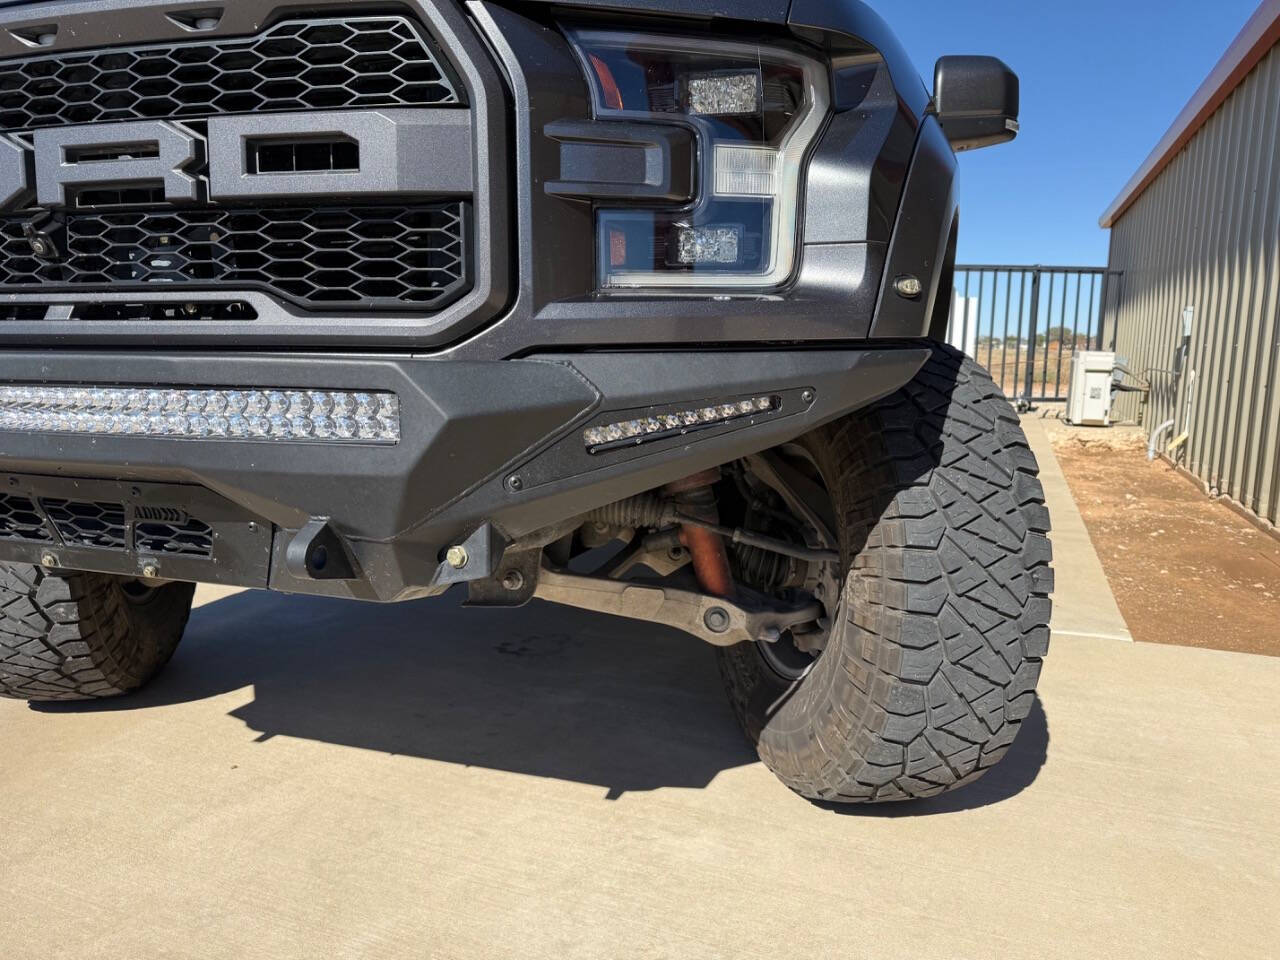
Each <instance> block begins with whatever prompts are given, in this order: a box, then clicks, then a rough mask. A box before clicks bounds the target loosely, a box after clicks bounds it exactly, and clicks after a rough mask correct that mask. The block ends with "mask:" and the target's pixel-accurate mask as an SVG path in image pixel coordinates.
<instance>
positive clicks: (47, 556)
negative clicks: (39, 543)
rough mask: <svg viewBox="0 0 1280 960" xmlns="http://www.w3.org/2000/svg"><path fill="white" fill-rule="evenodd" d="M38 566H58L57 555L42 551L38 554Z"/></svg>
mask: <svg viewBox="0 0 1280 960" xmlns="http://www.w3.org/2000/svg"><path fill="white" fill-rule="evenodd" d="M40 566H42V567H57V566H58V557H57V555H56V554H53V553H49V552H48V551H45V552H44V553H42V554H40Z"/></svg>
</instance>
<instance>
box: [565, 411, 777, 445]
mask: <svg viewBox="0 0 1280 960" xmlns="http://www.w3.org/2000/svg"><path fill="white" fill-rule="evenodd" d="M779 406H780V404H779V401H778V398H777V397H755V398H753V399H751V400H737V401H734V402H733V403H722V404H717V405H715V406H710V407H700V408H698V409H696V410H679V411H676V412H674V413H663V414H658V415H656V416H652V417H644V418H642V419H639V420H623V421H621V422H619V423H610V424H605V425H604V426H599V427H591V428H590V429H588V430H586V431H585V432H584V433H583V434H582V440H583V442H584V443H585V444H586V445H587V448H588V449H589V450H590V451H591V452H592V453H598V452H600V451H602V450H607V449H613V448H614V447H615V446H633V445H635V444H639V443H647V442H649V441H651V440H662V439H664V438H666V437H669V436H677V435H679V434H682V433H689V432H690V431H693V430H700V429H705V428H706V427H717V426H720V425H722V424H726V423H731V422H733V421H735V420H743V419H746V418H748V417H754V416H759V415H760V414H762V413H773V412H774V411H775V410H777V409H778V407H779Z"/></svg>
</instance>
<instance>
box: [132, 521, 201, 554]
mask: <svg viewBox="0 0 1280 960" xmlns="http://www.w3.org/2000/svg"><path fill="white" fill-rule="evenodd" d="M133 545H134V549H135V550H137V551H138V552H139V553H156V554H168V555H170V556H184V557H212V556H213V530H212V528H210V527H209V525H208V524H205V523H201V522H200V521H199V520H173V521H160V520H152V521H146V522H144V521H141V520H139V521H138V523H137V524H135V526H134V531H133Z"/></svg>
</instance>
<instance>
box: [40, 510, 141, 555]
mask: <svg viewBox="0 0 1280 960" xmlns="http://www.w3.org/2000/svg"><path fill="white" fill-rule="evenodd" d="M40 505H41V506H42V507H44V512H45V513H46V514H48V515H49V519H50V520H52V521H53V525H54V526H55V527H57V528H58V536H59V537H61V538H62V542H63V543H65V544H68V545H72V544H74V545H75V546H79V547H114V548H116V549H122V548H123V547H125V546H126V544H127V543H128V540H127V539H126V537H125V518H124V506H123V505H122V504H119V503H81V502H78V501H75V500H55V499H42V500H41V501H40Z"/></svg>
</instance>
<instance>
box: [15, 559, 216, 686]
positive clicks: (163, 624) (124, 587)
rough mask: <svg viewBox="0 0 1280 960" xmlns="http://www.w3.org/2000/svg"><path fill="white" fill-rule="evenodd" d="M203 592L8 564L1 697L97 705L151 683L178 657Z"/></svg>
mask: <svg viewBox="0 0 1280 960" xmlns="http://www.w3.org/2000/svg"><path fill="white" fill-rule="evenodd" d="M194 595H195V586H194V585H192V584H186V583H176V584H169V585H166V586H161V587H148V586H145V585H144V584H142V583H140V582H138V581H136V580H124V579H121V578H119V577H108V576H104V575H102V574H97V573H61V572H60V573H50V572H49V571H47V570H45V569H44V568H43V567H32V566H27V565H25V564H17V563H3V564H0V696H4V697H8V698H10V699H14V700H35V701H54V700H96V699H99V698H105V697H117V696H120V695H122V694H126V693H130V692H132V691H134V690H137V689H138V688H140V687H142V686H143V685H145V684H146V683H147V682H149V681H150V680H151V679H152V678H154V677H155V676H156V674H158V673H159V672H160V670H161V669H162V668H163V667H164V665H165V664H167V663H168V662H169V660H170V659H171V658H172V657H173V653H174V651H175V650H176V649H177V648H178V641H179V640H181V639H182V632H183V630H185V629H186V626H187V618H188V617H189V616H190V615H191V601H192V598H193V597H194Z"/></svg>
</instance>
